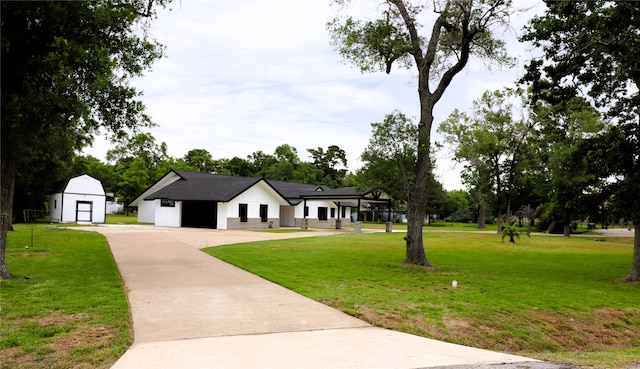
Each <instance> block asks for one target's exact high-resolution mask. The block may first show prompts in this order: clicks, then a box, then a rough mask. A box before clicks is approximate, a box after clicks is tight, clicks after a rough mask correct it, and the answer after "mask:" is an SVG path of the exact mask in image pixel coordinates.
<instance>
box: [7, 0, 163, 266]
mask: <svg viewBox="0 0 640 369" xmlns="http://www.w3.org/2000/svg"><path fill="white" fill-rule="evenodd" d="M168 1H169V0H123V1H109V0H96V1H2V3H1V6H2V13H1V17H2V18H1V23H2V46H1V47H2V132H1V136H2V138H1V140H2V154H1V161H0V166H1V178H0V191H1V193H0V196H1V199H0V217H1V223H2V224H1V226H0V278H9V277H10V274H9V271H8V270H7V267H6V264H5V251H6V241H7V238H6V237H7V232H8V231H9V229H10V228H11V223H12V201H13V193H14V186H15V178H16V176H17V175H18V173H21V172H27V171H29V170H30V168H28V167H18V163H19V160H18V158H20V157H22V156H24V155H29V153H30V150H33V149H34V148H37V150H38V152H47V151H48V150H49V149H50V150H55V151H57V152H64V151H66V152H68V153H72V152H73V151H76V150H78V149H80V148H82V147H84V146H85V145H87V144H88V143H90V142H91V140H92V137H93V136H94V135H95V134H96V133H97V132H98V131H99V130H100V129H101V128H103V127H104V128H106V129H107V130H108V131H109V132H111V134H112V137H113V138H118V137H121V136H122V134H123V133H124V132H126V131H127V130H130V129H135V128H136V127H139V126H144V125H150V119H149V117H147V116H146V115H145V114H144V106H143V105H142V103H141V102H140V101H139V99H138V97H139V92H138V91H136V89H135V88H134V87H132V86H131V83H130V82H131V79H132V78H133V77H135V76H139V75H141V74H142V73H143V72H144V71H145V70H146V69H148V68H149V67H150V66H151V63H152V62H153V61H154V60H155V59H157V58H159V57H161V56H162V52H163V48H162V47H161V45H159V44H158V43H156V42H155V41H154V40H152V39H151V38H150V37H149V35H148V34H147V32H146V26H148V21H149V20H150V19H152V18H153V17H154V11H155V8H156V7H157V6H164V5H165V4H166V3H168ZM50 170H55V168H50Z"/></svg>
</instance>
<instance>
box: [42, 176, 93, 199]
mask: <svg viewBox="0 0 640 369" xmlns="http://www.w3.org/2000/svg"><path fill="white" fill-rule="evenodd" d="M83 176H87V177H89V178H91V179H94V180H96V181H98V182H100V186H102V181H101V180H99V179H98V178H96V177H94V176H92V175H90V174H87V173H83V174H80V175H77V176H74V177H69V178H66V179H63V180H60V181H57V182H56V183H54V184H53V188H52V189H51V191H50V192H49V195H53V194H56V193H64V192H65V190H66V189H67V186H68V185H69V182H71V181H72V180H74V179H76V178H80V177H83ZM103 191H104V187H103Z"/></svg>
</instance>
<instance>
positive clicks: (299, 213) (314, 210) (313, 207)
mask: <svg viewBox="0 0 640 369" xmlns="http://www.w3.org/2000/svg"><path fill="white" fill-rule="evenodd" d="M307 207H308V208H309V214H308V215H307V218H315V219H317V218H318V208H321V207H325V208H328V209H327V219H332V218H331V209H336V210H335V213H336V214H335V219H338V218H340V215H341V214H339V213H338V206H337V205H336V204H335V203H334V202H333V201H317V200H307ZM346 215H347V218H348V215H349V211H347V213H346ZM295 216H296V218H304V201H302V202H300V203H299V204H298V205H297V206H296V215H295Z"/></svg>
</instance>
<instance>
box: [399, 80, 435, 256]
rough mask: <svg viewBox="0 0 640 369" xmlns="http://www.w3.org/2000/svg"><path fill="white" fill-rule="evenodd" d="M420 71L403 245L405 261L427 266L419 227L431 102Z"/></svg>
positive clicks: (423, 206) (426, 177)
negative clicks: (413, 166)
mask: <svg viewBox="0 0 640 369" xmlns="http://www.w3.org/2000/svg"><path fill="white" fill-rule="evenodd" d="M423 74H424V71H421V72H420V76H419V87H418V94H419V96H420V122H419V124H418V158H417V162H416V178H415V182H414V183H413V185H412V186H411V191H410V193H409V198H408V199H407V222H408V224H407V235H406V237H405V238H404V239H405V241H406V246H407V253H406V258H405V259H404V263H405V264H416V265H423V266H431V264H429V261H427V257H426V255H425V252H424V243H423V240H422V226H423V222H424V215H425V213H426V210H427V185H428V183H429V170H430V169H431V161H430V152H429V150H430V147H431V125H432V124H433V102H432V101H431V100H432V97H431V95H430V93H429V89H428V78H429V76H428V75H423Z"/></svg>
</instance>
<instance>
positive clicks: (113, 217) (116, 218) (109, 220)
mask: <svg viewBox="0 0 640 369" xmlns="http://www.w3.org/2000/svg"><path fill="white" fill-rule="evenodd" d="M105 223H106V224H139V223H138V216H137V215H124V214H107V215H106V221H105Z"/></svg>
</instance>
